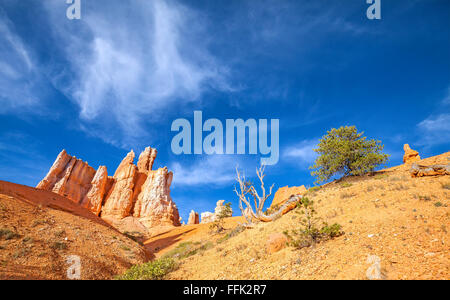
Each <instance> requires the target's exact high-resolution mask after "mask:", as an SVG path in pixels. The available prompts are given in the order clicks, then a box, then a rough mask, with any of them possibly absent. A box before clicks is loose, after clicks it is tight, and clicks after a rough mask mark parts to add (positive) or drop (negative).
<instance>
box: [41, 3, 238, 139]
mask: <svg viewBox="0 0 450 300" xmlns="http://www.w3.org/2000/svg"><path fill="white" fill-rule="evenodd" d="M45 5H46V6H47V9H48V11H49V13H50V15H51V16H52V23H53V24H54V27H53V28H54V34H55V35H56V36H57V37H58V40H60V41H61V48H62V51H63V53H64V54H65V56H66V57H67V64H68V65H67V66H66V67H64V68H63V69H58V70H54V69H53V70H52V71H51V73H52V74H57V75H56V76H54V77H53V78H52V80H53V83H54V85H55V86H56V87H57V88H58V89H60V90H61V91H62V92H63V93H64V94H65V95H66V96H67V97H68V98H69V99H70V100H72V101H73V102H74V103H76V104H77V105H79V107H80V118H81V122H82V124H81V128H82V129H83V130H85V131H87V132H89V133H90V134H91V135H94V136H98V137H101V138H103V139H104V140H106V141H107V142H111V143H114V144H116V145H117V146H123V147H129V146H130V145H133V144H134V145H136V144H138V143H139V141H140V140H142V138H143V137H146V136H148V135H149V132H148V131H146V130H145V129H144V127H145V126H144V124H148V123H156V122H158V121H160V120H161V118H163V116H164V115H165V114H166V110H167V108H170V107H172V105H174V103H176V104H177V109H181V108H182V107H183V106H184V105H186V104H189V103H192V102H198V101H200V100H201V95H202V94H203V93H204V92H205V91H207V90H209V89H216V90H226V91H231V90H233V89H232V87H231V85H230V84H229V82H228V77H227V76H228V75H227V74H228V72H229V69H228V67H226V66H225V65H224V64H223V63H221V62H219V61H218V59H217V58H216V57H214V56H213V55H212V54H211V53H210V52H209V50H208V45H207V44H206V42H205V40H206V39H204V38H203V37H202V34H204V32H205V30H206V28H205V26H206V25H205V24H204V23H203V21H202V20H203V16H202V15H200V14H199V13H198V12H196V11H193V10H192V9H189V8H187V7H185V6H183V5H181V4H180V3H178V2H176V1H166V0H156V1H138V2H136V3H134V5H133V6H130V5H128V4H127V3H123V2H119V1H117V2H113V3H111V2H110V1H96V2H95V3H92V4H90V7H89V9H86V10H84V12H83V15H82V19H81V21H80V22H78V23H77V24H75V23H73V22H67V20H65V19H62V18H61V10H63V9H65V4H64V1H46V4H45ZM105 8H108V9H107V10H106V9H105ZM130 15H132V16H133V19H131V20H130V18H129V16H130ZM74 24H75V25H74Z"/></svg>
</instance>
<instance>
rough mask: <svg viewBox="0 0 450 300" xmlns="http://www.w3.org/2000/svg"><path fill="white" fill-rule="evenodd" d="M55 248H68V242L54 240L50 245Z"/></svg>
mask: <svg viewBox="0 0 450 300" xmlns="http://www.w3.org/2000/svg"><path fill="white" fill-rule="evenodd" d="M50 248H52V249H54V250H67V244H66V243H64V242H54V243H52V244H51V245H50Z"/></svg>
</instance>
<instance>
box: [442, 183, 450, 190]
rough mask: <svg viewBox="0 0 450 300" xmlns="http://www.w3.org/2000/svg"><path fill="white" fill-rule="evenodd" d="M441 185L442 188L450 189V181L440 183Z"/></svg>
mask: <svg viewBox="0 0 450 300" xmlns="http://www.w3.org/2000/svg"><path fill="white" fill-rule="evenodd" d="M441 186H442V188H443V189H444V190H450V183H448V182H447V183H441Z"/></svg>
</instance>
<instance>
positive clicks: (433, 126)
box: [417, 113, 450, 145]
mask: <svg viewBox="0 0 450 300" xmlns="http://www.w3.org/2000/svg"><path fill="white" fill-rule="evenodd" d="M417 126H418V128H419V129H420V130H421V131H422V133H423V135H422V138H421V143H422V144H427V145H439V144H444V143H448V142H449V141H450V113H444V114H439V115H435V116H430V117H428V118H427V119H425V120H423V121H422V122H420V123H419V124H418V125H417Z"/></svg>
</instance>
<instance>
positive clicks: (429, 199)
mask: <svg viewBox="0 0 450 300" xmlns="http://www.w3.org/2000/svg"><path fill="white" fill-rule="evenodd" d="M419 200H422V201H431V197H430V196H421V195H419Z"/></svg>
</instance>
